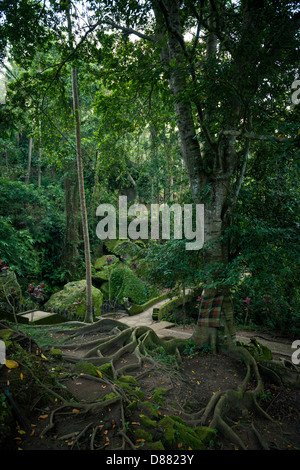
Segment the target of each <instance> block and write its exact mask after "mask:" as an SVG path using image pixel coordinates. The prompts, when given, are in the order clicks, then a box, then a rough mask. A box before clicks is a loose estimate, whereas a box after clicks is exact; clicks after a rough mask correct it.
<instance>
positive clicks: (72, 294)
mask: <svg viewBox="0 0 300 470" xmlns="http://www.w3.org/2000/svg"><path fill="white" fill-rule="evenodd" d="M92 298H93V308H94V309H95V315H100V307H101V305H102V300H103V294H102V292H101V291H100V290H99V289H97V288H96V287H92ZM44 308H45V309H48V308H53V309H56V310H57V309H59V310H60V311H61V312H62V311H66V312H67V313H68V314H75V316H77V317H84V316H85V310H86V281H85V279H83V280H81V281H73V282H69V283H68V284H66V285H65V286H64V288H63V290H61V291H59V292H56V293H55V294H53V295H52V296H51V297H50V299H49V300H48V302H46V304H45V307H44Z"/></svg>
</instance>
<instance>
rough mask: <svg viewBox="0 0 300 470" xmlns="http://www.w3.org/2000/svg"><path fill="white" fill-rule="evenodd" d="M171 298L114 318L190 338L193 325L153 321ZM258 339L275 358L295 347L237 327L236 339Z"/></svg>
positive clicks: (164, 334)
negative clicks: (158, 309) (135, 312)
mask: <svg viewBox="0 0 300 470" xmlns="http://www.w3.org/2000/svg"><path fill="white" fill-rule="evenodd" d="M168 300H169V299H165V300H162V301H161V302H158V303H157V304H155V305H153V306H152V307H150V308H148V309H147V310H145V311H144V312H142V313H139V314H137V315H134V316H128V315H126V314H116V315H114V316H113V318H115V319H117V320H118V321H121V322H122V323H125V324H126V325H127V326H129V327H135V326H149V327H150V328H152V329H153V330H154V331H155V333H156V334H157V335H158V336H159V337H167V336H171V337H174V338H186V339H189V338H190V337H191V336H192V334H193V331H194V327H193V326H190V325H189V326H186V327H185V328H183V327H181V326H177V325H176V324H174V323H171V322H168V321H153V319H152V313H153V308H159V307H161V306H162V305H164V304H165V303H166V302H168ZM108 317H109V316H107V318H108ZM252 338H253V339H254V338H255V339H256V340H257V341H258V342H260V343H261V344H263V345H265V346H267V347H268V348H269V349H270V350H271V351H272V353H273V356H274V358H278V357H284V358H286V359H290V358H291V356H292V353H293V352H294V349H293V348H292V340H290V339H287V338H283V337H280V336H276V335H275V334H271V333H266V332H261V331H259V330H246V329H237V332H236V339H237V341H240V342H242V343H246V344H247V343H249V342H250V340H251V339H252Z"/></svg>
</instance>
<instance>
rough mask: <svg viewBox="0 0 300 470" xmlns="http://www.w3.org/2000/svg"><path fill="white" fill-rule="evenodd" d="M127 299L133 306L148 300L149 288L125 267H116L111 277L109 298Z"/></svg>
mask: <svg viewBox="0 0 300 470" xmlns="http://www.w3.org/2000/svg"><path fill="white" fill-rule="evenodd" d="M117 296H118V298H119V299H123V298H127V299H129V300H130V301H131V302H133V303H134V304H138V305H141V304H144V303H145V302H147V300H150V296H151V292H150V288H149V286H147V284H146V283H145V282H144V281H143V280H142V279H140V278H139V277H138V276H137V274H136V273H135V272H134V271H132V270H131V269H130V268H129V267H127V266H117V267H116V268H115V269H114V271H113V273H112V275H111V297H112V298H116V297H117Z"/></svg>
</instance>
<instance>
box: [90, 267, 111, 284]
mask: <svg viewBox="0 0 300 470" xmlns="http://www.w3.org/2000/svg"><path fill="white" fill-rule="evenodd" d="M107 274H108V273H107V271H105V270H102V271H95V272H93V273H92V279H93V281H94V282H95V284H96V285H101V284H103V282H107V280H108V276H107Z"/></svg>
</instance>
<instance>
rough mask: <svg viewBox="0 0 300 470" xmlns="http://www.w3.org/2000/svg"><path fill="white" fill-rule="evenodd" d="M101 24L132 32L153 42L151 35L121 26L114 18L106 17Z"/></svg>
mask: <svg viewBox="0 0 300 470" xmlns="http://www.w3.org/2000/svg"><path fill="white" fill-rule="evenodd" d="M102 24H105V25H107V26H111V27H112V28H115V29H120V30H121V31H123V33H125V34H128V35H129V34H134V35H135V36H138V37H139V38H141V39H146V40H147V41H151V42H155V38H154V37H152V36H148V35H147V34H143V33H140V32H139V31H136V30H135V29H133V28H128V27H127V26H121V25H120V24H118V23H116V22H115V21H114V20H112V19H110V18H108V19H105V20H104V21H102Z"/></svg>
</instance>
